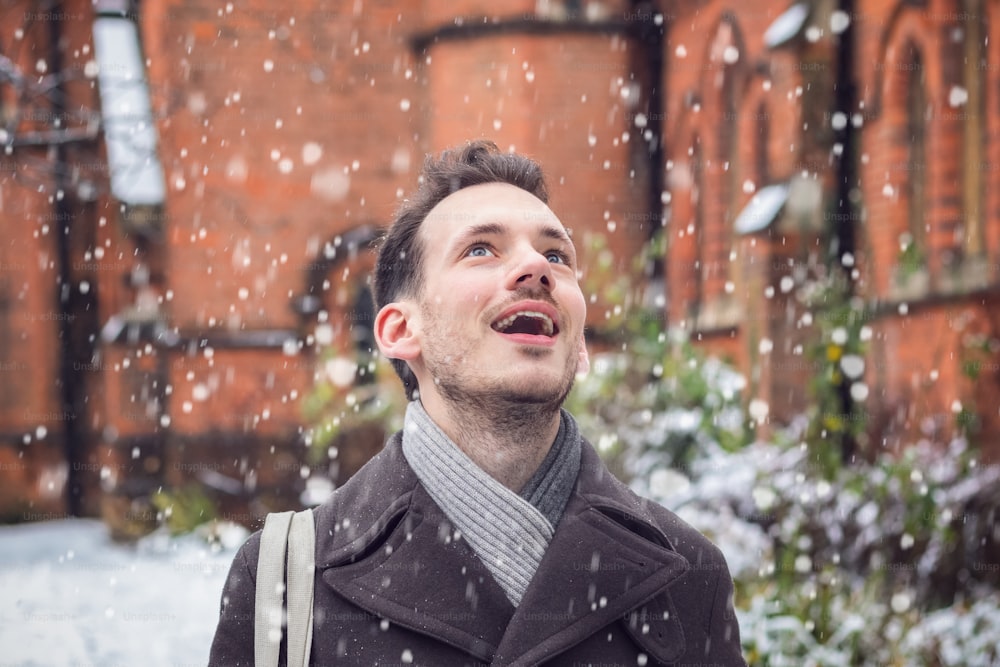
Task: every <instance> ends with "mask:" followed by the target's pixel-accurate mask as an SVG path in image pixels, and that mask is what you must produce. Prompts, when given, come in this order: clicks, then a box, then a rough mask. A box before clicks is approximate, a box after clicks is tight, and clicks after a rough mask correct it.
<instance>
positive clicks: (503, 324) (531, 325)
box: [491, 310, 559, 338]
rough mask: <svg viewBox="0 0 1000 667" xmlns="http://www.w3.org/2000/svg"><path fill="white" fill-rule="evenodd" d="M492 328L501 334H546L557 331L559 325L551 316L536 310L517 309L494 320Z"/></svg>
mask: <svg viewBox="0 0 1000 667" xmlns="http://www.w3.org/2000/svg"><path fill="white" fill-rule="evenodd" d="M491 326H492V327H493V330H494V331H497V332H499V333H502V334H528V335H531V336H547V337H549V338H551V337H553V336H555V335H556V334H558V333H559V327H558V325H556V323H555V322H554V321H553V320H552V318H551V317H549V316H548V315H546V314H545V313H542V312H539V311H537V310H519V311H517V312H516V313H511V314H510V315H507V316H506V317H504V318H502V319H499V320H497V321H495V322H494V323H493V324H492V325H491Z"/></svg>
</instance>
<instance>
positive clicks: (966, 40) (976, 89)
mask: <svg viewBox="0 0 1000 667" xmlns="http://www.w3.org/2000/svg"><path fill="white" fill-rule="evenodd" d="M962 10H963V11H962V13H961V16H962V17H963V18H964V23H963V26H962V30H963V35H962V48H963V50H964V53H963V57H964V66H963V79H964V83H965V85H964V88H965V94H966V95H967V98H966V100H965V108H964V110H965V114H964V131H963V144H964V145H963V151H962V152H963V154H964V156H963V160H962V217H963V221H962V222H963V239H962V248H963V251H964V254H965V255H966V256H970V257H975V256H978V255H982V254H983V253H984V252H985V245H986V244H985V238H984V236H985V234H984V224H983V216H984V212H985V206H984V205H983V191H984V189H985V188H984V187H983V186H984V183H983V169H982V166H983V163H984V161H985V160H984V149H985V146H986V141H985V138H986V128H985V124H986V109H987V106H986V96H987V87H986V85H985V73H986V71H987V60H986V36H987V35H988V34H989V32H988V30H987V27H986V25H985V18H986V17H985V16H984V15H983V10H984V7H983V2H982V0H964V2H963V6H962Z"/></svg>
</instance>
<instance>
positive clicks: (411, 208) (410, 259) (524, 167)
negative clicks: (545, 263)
mask: <svg viewBox="0 0 1000 667" xmlns="http://www.w3.org/2000/svg"><path fill="white" fill-rule="evenodd" d="M483 183H507V184H509V185H513V186H516V187H519V188H521V189H522V190H526V191H528V192H530V193H531V194H533V195H535V196H536V197H538V198H539V199H540V200H542V201H543V202H545V203H548V201H549V195H548V190H547V189H546V187H545V175H544V174H543V173H542V168H541V167H539V166H538V163H536V162H535V161H534V160H531V159H530V158H527V157H524V156H523V155H516V154H514V153H503V152H501V151H500V149H499V148H497V146H496V144H494V143H493V142H492V141H486V140H476V141H470V142H469V143H467V144H466V145H465V146H460V147H455V148H451V149H448V150H446V151H444V152H442V153H441V156H440V157H438V158H435V157H434V156H433V155H428V156H427V159H426V160H424V168H423V172H422V173H421V175H420V179H419V181H418V187H417V190H416V192H414V193H413V194H412V196H411V197H410V198H409V199H404V200H403V203H402V205H401V206H400V207H399V210H397V211H396V216H395V219H394V220H393V223H392V226H391V227H389V230H388V231H387V232H386V234H385V236H384V237H383V238H382V241H381V243H380V245H379V250H378V258H377V259H376V260H375V308H376V310H379V309H381V308H382V306H384V305H385V304H387V303H392V302H393V301H396V300H397V299H400V298H404V297H416V296H419V295H420V291H421V289H423V254H424V248H423V246H422V244H421V243H420V240H419V237H418V232H419V231H420V225H422V224H423V222H424V219H425V218H426V217H427V214H428V213H430V212H431V209H433V208H434V207H435V206H437V205H438V204H439V203H440V202H441V201H442V200H443V199H445V197H447V196H448V195H450V194H454V193H455V192H458V191H459V190H461V189H463V188H468V187H471V186H473V185H481V184H483ZM392 367H393V368H394V369H395V370H396V374H397V375H399V379H401V380H402V381H403V387H404V388H405V389H406V395H407V396H408V397H409V398H410V399H413V398H415V393H414V392H415V391H416V389H417V388H418V387H417V378H416V376H414V375H413V372H412V371H411V370H410V367H409V366H408V365H407V364H406V362H405V361H403V360H401V359H393V360H392Z"/></svg>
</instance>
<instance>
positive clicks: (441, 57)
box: [0, 0, 1000, 520]
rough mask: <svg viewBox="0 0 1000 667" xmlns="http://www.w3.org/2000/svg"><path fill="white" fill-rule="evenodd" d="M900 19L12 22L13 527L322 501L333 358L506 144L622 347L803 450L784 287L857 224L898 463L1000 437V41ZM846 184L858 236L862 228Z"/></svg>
mask: <svg viewBox="0 0 1000 667" xmlns="http://www.w3.org/2000/svg"><path fill="white" fill-rule="evenodd" d="M873 4H875V5H876V9H872V8H870V7H868V6H866V7H865V9H864V10H863V11H862V10H858V11H856V12H852V13H850V14H847V15H842V14H840V13H837V12H835V11H834V7H833V5H832V3H824V2H818V3H814V6H813V7H811V8H809V9H808V11H805V10H803V11H801V12H797V10H795V9H794V8H793V9H792V10H789V7H788V4H787V3H786V2H781V3H775V2H763V1H761V2H754V1H749V2H743V3H739V4H738V5H732V4H731V3H723V2H702V3H697V4H695V3H663V4H662V5H657V4H656V3H630V2H627V1H625V0H621V1H619V2H593V1H590V2H559V1H556V0H552V1H545V2H535V1H529V0H524V1H521V2H515V1H511V2H505V3H501V4H500V5H497V4H496V3H486V2H473V1H465V2H459V3H451V4H450V5H443V4H441V3H431V2H422V1H417V0H407V1H400V2H391V3H390V2H382V1H368V2H363V1H360V0H359V1H358V2H305V3H298V4H297V5H296V6H295V7H294V8H273V7H272V6H271V5H267V4H264V3H250V4H248V5H247V4H244V5H241V6H237V5H236V3H232V4H229V5H222V6H219V5H218V4H208V3H203V2H199V1H198V0H188V1H171V0H152V1H149V2H143V3H142V4H141V5H140V6H139V9H138V11H136V10H135V9H132V8H129V7H120V6H115V5H114V4H113V3H104V2H100V3H97V5H96V7H95V6H92V5H91V3H84V2H74V1H67V2H64V3H63V4H62V5H61V9H59V10H58V11H55V10H53V11H52V12H49V13H48V14H47V15H41V14H36V13H34V12H33V10H32V9H31V8H32V7H33V5H31V4H30V3H26V2H25V3H17V2H11V3H8V4H7V5H6V6H5V9H4V10H3V11H4V12H6V13H5V15H4V20H3V21H2V22H0V26H2V28H0V54H2V55H3V56H4V58H5V60H0V71H2V72H3V73H4V74H5V75H6V76H4V77H3V78H0V112H2V119H3V122H4V132H5V134H4V136H3V140H4V141H3V142H2V143H4V144H5V145H6V146H7V147H8V148H7V151H6V153H5V154H4V155H3V156H0V160H2V163H3V170H2V172H0V215H2V219H3V225H4V229H5V232H6V233H5V242H4V243H3V244H2V245H0V369H2V370H3V382H0V514H2V515H3V517H4V518H6V519H10V520H24V519H36V518H44V517H47V516H51V515H60V514H63V513H67V512H69V513H81V512H82V513H91V514H93V513H99V512H101V511H102V507H103V511H104V512H105V513H111V514H119V515H120V514H122V513H123V512H124V513H125V514H126V515H127V514H128V513H129V512H130V511H133V512H135V513H136V514H141V512H138V511H136V510H135V508H136V507H137V506H136V505H133V504H131V503H132V501H133V499H135V498H143V497H147V496H148V495H149V494H150V493H151V492H152V491H154V490H155V489H157V488H159V487H161V486H163V487H179V486H181V485H183V484H184V483H186V482H187V481H191V480H194V481H197V482H198V483H199V484H202V485H204V486H206V487H210V488H213V489H215V490H216V492H217V493H218V494H219V495H220V497H222V498H229V501H228V505H226V506H227V507H229V508H230V510H231V511H230V514H229V515H230V516H231V517H232V518H237V519H244V520H248V519H249V517H250V516H251V515H252V514H259V513H260V512H261V511H263V510H264V509H266V507H267V506H268V505H272V506H273V505H274V504H276V503H277V502H279V501H278V500H277V498H279V497H283V498H285V499H289V498H292V497H294V496H295V494H297V493H298V491H299V490H300V489H301V487H302V474H301V471H302V463H303V461H304V460H305V450H306V444H305V442H304V434H303V426H304V422H305V419H304V417H303V401H304V397H305V396H306V395H308V394H309V392H310V391H311V388H312V387H313V385H314V376H315V374H316V373H317V372H323V370H324V368H326V366H325V363H326V362H325V357H324V354H325V353H324V350H325V349H326V348H328V347H332V349H333V350H335V354H336V355H337V356H338V357H339V358H340V359H341V360H342V361H345V360H346V361H351V360H354V359H356V358H357V352H356V348H357V347H358V345H357V341H358V339H361V341H362V346H363V344H364V342H363V341H364V330H365V328H366V326H367V325H368V317H366V316H365V312H366V311H365V310H364V294H365V292H364V289H365V278H366V275H367V269H368V267H369V266H370V262H371V257H370V254H369V253H367V252H365V251H364V248H365V246H366V243H367V240H368V239H369V238H370V236H371V233H372V232H371V230H373V229H377V228H378V227H380V226H383V225H385V224H386V222H387V221H388V220H389V219H390V217H391V214H392V211H393V209H394V208H395V206H396V204H397V202H398V199H399V197H401V196H402V195H403V194H404V193H405V192H406V191H408V190H409V189H411V188H412V187H413V185H414V182H415V178H416V174H417V173H418V171H419V166H420V162H421V160H422V156H423V155H424V154H425V153H426V152H429V151H437V150H440V149H441V148H443V147H446V146H449V145H453V144H455V143H459V142H461V141H463V140H465V139H467V138H469V137H478V136H486V137H490V138H493V139H494V140H495V141H496V142H497V143H498V144H499V145H500V146H501V147H504V148H506V147H511V148H515V149H517V150H519V151H523V152H527V153H529V154H532V155H535V156H537V157H538V158H539V159H540V161H541V162H542V163H543V164H544V166H545V167H546V169H547V171H548V173H549V177H550V183H551V185H552V190H553V202H552V205H553V208H554V209H555V210H556V211H557V213H559V214H560V216H561V217H562V219H563V221H564V222H565V223H566V224H567V226H568V227H570V228H571V231H572V232H573V234H574V237H575V238H576V239H577V243H578V246H580V247H581V248H582V249H583V250H584V257H585V260H586V263H587V267H586V268H587V269H588V271H589V278H588V281H587V282H586V285H587V291H588V295H590V293H592V304H591V310H590V318H591V325H592V329H593V332H594V340H595V344H608V343H612V342H613V341H614V340H615V335H616V334H617V333H618V332H619V331H620V328H619V325H620V321H621V318H622V317H628V316H629V314H630V313H634V312H636V310H637V308H638V306H640V305H642V303H645V304H652V305H654V306H655V307H657V308H660V309H661V310H662V311H663V313H664V317H665V319H666V320H668V321H669V322H670V324H672V325H677V326H684V327H686V328H687V329H688V330H690V331H691V332H692V334H693V335H694V336H695V338H696V339H698V340H700V341H702V342H703V343H704V344H705V345H707V346H708V347H710V348H711V349H713V350H716V351H719V352H721V353H724V354H727V355H728V356H730V357H732V358H733V359H734V360H735V361H736V362H737V363H738V364H739V365H740V366H741V368H743V370H744V371H745V372H746V373H747V374H748V377H750V378H751V388H752V393H753V396H754V397H757V398H760V399H761V400H763V401H765V402H766V403H767V405H768V406H769V414H770V418H771V420H773V421H776V422H780V421H782V420H784V419H787V418H789V417H790V416H791V415H793V414H794V413H795V412H796V411H798V410H801V409H802V407H803V405H804V399H803V396H802V392H801V387H802V385H803V378H805V377H806V376H808V374H809V372H810V368H809V367H808V365H807V364H802V363H799V362H798V359H799V352H800V350H799V348H800V346H802V345H803V344H804V342H806V341H807V340H808V337H809V336H810V335H811V334H810V331H811V329H810V327H809V326H808V325H803V324H802V322H801V318H802V315H803V313H802V312H799V310H797V306H796V304H795V303H794V300H793V299H792V298H791V294H792V291H791V290H790V289H785V288H784V287H785V286H787V284H788V282H787V280H786V281H784V282H783V281H782V278H786V277H787V276H791V279H792V280H799V279H800V278H801V276H800V275H799V274H797V273H796V271H798V270H799V267H802V269H801V270H803V271H812V270H813V265H814V264H815V263H816V261H817V259H816V258H817V257H818V254H819V250H818V249H819V248H820V247H821V243H820V239H821V238H823V234H824V231H825V230H828V229H829V228H831V226H836V225H833V224H832V223H833V222H843V221H847V222H849V223H851V224H850V225H848V226H849V227H850V228H851V229H853V230H855V231H856V234H855V240H856V248H855V249H854V251H853V253H852V258H853V260H854V264H853V265H852V268H854V269H856V270H857V274H856V282H855V284H856V289H857V291H858V294H859V295H860V296H861V297H862V298H863V299H864V300H865V302H866V303H868V304H870V305H872V306H873V307H872V310H871V312H872V313H873V315H872V321H871V325H872V328H873V330H874V335H873V337H872V340H871V343H870V349H871V354H870V359H874V360H877V362H878V363H873V362H871V361H870V363H869V364H868V370H867V376H866V380H867V382H868V383H869V385H870V394H869V395H870V399H869V401H870V402H869V407H871V408H872V410H871V412H872V413H873V414H874V413H875V412H879V415H882V413H885V414H884V415H882V416H879V417H878V419H880V420H881V421H879V424H880V428H881V431H880V433H883V434H884V437H886V438H896V439H900V440H901V441H902V440H903V439H905V438H907V437H910V436H911V435H912V434H913V433H914V432H918V431H919V430H920V429H921V428H925V429H926V428H934V429H937V430H938V431H940V432H945V431H947V430H948V428H949V427H950V424H951V423H952V422H953V420H952V416H953V413H952V408H953V404H954V403H955V402H956V401H960V402H961V405H962V406H963V407H965V406H972V407H974V408H975V410H976V412H977V413H978V414H979V415H980V417H981V420H982V425H983V429H984V430H983V431H982V433H983V437H989V438H993V437H995V434H997V433H1000V425H998V423H997V420H998V415H997V414H996V405H997V404H998V402H1000V401H998V400H997V389H998V387H997V378H998V374H997V370H996V365H995V364H996V362H997V360H998V359H1000V356H998V355H997V354H996V351H995V350H992V349H987V352H986V353H985V356H984V357H982V358H981V359H980V358H978V357H977V358H976V359H977V361H976V363H980V364H981V365H982V370H983V372H982V373H981V374H980V375H979V379H978V380H977V384H976V385H972V384H970V382H968V381H967V380H965V379H963V377H962V375H961V370H962V368H963V364H966V366H967V365H968V359H969V357H968V354H965V353H964V352H963V350H966V349H968V348H969V347H970V345H972V346H974V345H975V344H977V342H979V341H986V342H987V343H988V344H991V343H992V342H993V341H995V340H996V338H997V335H996V334H997V332H996V326H997V321H996V316H995V315H992V314H991V313H992V312H993V310H991V308H990V304H991V300H993V299H995V296H994V295H995V294H996V284H997V280H998V278H1000V276H998V274H997V257H998V253H1000V201H998V200H997V197H998V196H1000V195H998V194H997V193H998V192H1000V188H997V187H990V186H991V185H997V184H996V179H997V174H998V173H1000V170H997V169H990V168H989V165H991V164H992V165H997V164H1000V154H998V151H1000V137H998V136H997V134H998V132H1000V127H998V126H997V123H998V122H1000V114H998V113H996V105H997V103H998V102H997V97H996V96H997V91H998V90H1000V86H998V83H1000V74H998V72H997V69H998V66H997V65H998V63H1000V54H997V53H996V48H997V47H996V45H997V44H998V43H1000V40H998V39H995V38H994V39H990V40H989V41H988V43H989V44H990V46H989V47H985V46H983V47H976V46H974V45H977V44H985V43H987V42H986V39H985V37H986V35H989V34H991V32H990V31H991V30H995V26H996V25H997V22H998V20H1000V19H994V20H992V21H991V20H990V18H991V12H994V13H995V11H996V5H995V3H986V2H985V0H983V1H981V2H980V1H976V2H966V3H957V2H953V3H943V2H937V3H935V2H928V3H924V4H919V3H908V2H898V3H891V2H885V3H873ZM789 11H791V14H789V13H788V12H789ZM844 16H847V18H848V20H847V23H848V24H849V25H850V31H852V32H848V34H852V35H853V43H854V44H856V46H854V47H852V48H849V49H845V48H844V44H845V43H846V42H847V40H843V39H841V38H840V36H841V35H842V34H843V33H844V30H845V28H844V27H843V26H842V24H843V22H844ZM130 30H131V31H132V32H129V31H130ZM107 35H112V37H108V36H107ZM129 35H134V36H133V37H129ZM123 36H124V37H123ZM959 37H960V38H959ZM132 41H134V43H135V45H136V46H137V49H136V52H137V53H141V56H136V57H135V58H134V59H135V62H137V63H139V65H140V67H139V71H144V74H145V78H146V80H147V85H146V86H145V87H143V86H142V85H141V83H140V84H139V85H136V83H135V82H136V81H137V80H140V81H141V77H139V78H138V79H137V77H136V76H135V75H134V72H135V71H136V70H135V64H134V63H132V59H133V56H130V55H129V53H128V50H127V49H125V50H122V46H121V45H122V44H125V43H126V42H129V43H131V42H132ZM109 44H110V45H111V46H107V45H109ZM102 45H104V46H102ZM970 45H971V46H970ZM130 63H131V64H130ZM845 64H846V65H848V66H849V67H848V68H847V71H846V72H845V71H844V69H845V68H844V65H845ZM841 82H852V83H853V85H854V88H853V90H854V91H855V92H854V98H853V99H854V104H855V105H856V106H854V107H851V108H850V109H849V111H850V113H846V114H844V115H843V116H842V117H841V116H838V115H837V114H835V113H832V112H831V110H833V111H836V109H837V108H838V107H837V106H836V104H837V103H838V102H839V101H842V99H844V98H840V97H838V96H837V94H836V93H835V92H834V91H835V87H836V86H837V85H839V84H840V83H841ZM837 90H843V88H842V87H841V88H837ZM143 91H145V92H143ZM138 94H141V95H140V96H139V97H135V95H138ZM130 95H132V97H129V96H130ZM143 100H144V102H143ZM116 109H126V111H125V112H122V113H121V114H119V115H117V116H116V115H115V110H116ZM137 109H138V110H139V111H137ZM142 109H146V111H145V115H143V113H140V112H141V111H142ZM919 109H923V112H922V113H919V112H918V110H919ZM845 126H846V128H851V129H853V130H855V131H853V132H851V131H850V129H848V130H847V131H848V132H849V134H850V136H851V137H852V143H851V145H850V146H848V147H847V155H848V157H850V158H851V163H850V164H848V165H845V166H839V165H840V161H838V160H837V159H834V158H835V157H837V156H835V155H834V153H835V151H836V150H837V149H836V144H837V143H838V138H839V137H840V136H841V134H843V133H844V132H845ZM150 128H155V134H150V132H149V129H150ZM838 128H839V129H838ZM838 133H840V134H838ZM122 137H124V139H123V138H122ZM913 137H917V138H919V141H917V142H915V141H913ZM151 142H155V143H151ZM831 156H834V157H831ZM852 156H853V157H852ZM128 159H131V160H133V162H132V163H128ZM123 160H124V162H123ZM123 165H124V166H123ZM906 165H909V167H908V168H907V167H906ZM977 165H978V167H977ZM848 167H849V169H848V170H847V171H845V172H841V171H838V169H842V168H843V169H847V168H848ZM843 173H847V174H849V175H850V178H852V179H854V180H853V181H852V183H853V184H854V187H853V190H854V194H852V195H851V197H852V200H853V202H854V204H853V205H854V208H852V209H851V212H850V213H844V212H843V211H842V210H840V209H836V211H839V212H829V211H831V210H832V209H830V202H831V201H832V200H835V199H836V197H837V193H838V192H840V191H839V190H838V183H839V182H840V180H842V179H841V176H842V174H843ZM768 186H773V187H772V188H771V189H770V190H767V187H768ZM765 190H767V192H768V193H770V195H769V196H770V197H771V199H770V200H769V201H771V203H772V204H773V207H774V210H773V211H771V212H770V213H768V212H767V211H768V210H769V207H768V206H767V205H765V204H767V202H763V203H762V202H761V198H760V197H759V198H758V200H756V203H755V204H754V205H752V206H751V207H750V208H749V209H748V208H747V206H748V205H749V204H750V202H751V201H752V200H753V197H754V196H755V195H763V194H764V192H765ZM755 206H757V207H760V211H758V209H757V208H754V207H755ZM761 211H762V212H761ZM741 212H745V215H744V216H743V217H742V219H741V218H740V214H741ZM845 215H846V216H847V217H846V218H845V217H844V216H845ZM755 216H756V217H757V218H760V219H755ZM765 218H766V219H765ZM741 220H742V221H741ZM921 221H922V222H923V223H924V224H923V225H921V224H919V223H920V222H921ZM737 223H739V225H738V224H737ZM754 223H760V224H754ZM661 229H662V230H663V231H664V233H665V234H666V235H667V248H668V250H667V254H666V256H665V257H662V258H657V260H658V261H656V262H654V263H652V264H651V265H650V266H642V265H637V263H636V261H635V258H636V257H637V256H639V255H640V254H641V250H642V248H643V247H644V246H645V245H646V242H647V241H648V240H649V239H650V238H651V237H652V236H653V235H654V234H656V233H657V232H659V231H660V230H661ZM906 233H909V234H910V237H912V247H913V248H914V249H913V250H908V251H906V253H905V257H904V258H905V259H907V261H908V263H905V264H901V260H900V256H901V255H900V250H899V247H900V246H899V244H900V237H901V235H904V234H906ZM909 247H910V246H907V248H909ZM911 258H915V260H914V261H912V262H910V261H909V260H910V259H911ZM898 266H904V268H906V270H905V271H902V270H900V269H896V268H894V267H898ZM904 274H905V275H904ZM901 313H905V314H901ZM369 317H370V316H369ZM970 336H972V337H975V336H979V337H980V338H970ZM928 344H930V346H928ZM987 348H988V345H987ZM963 354H965V356H963ZM928 420H930V421H929V422H928ZM873 421H876V420H873ZM928 424H930V425H928ZM991 434H992V435H991ZM990 442H992V441H990ZM886 444H895V441H893V442H888V441H887V443H886ZM341 455H342V457H344V458H345V462H344V466H345V470H346V471H348V472H349V469H350V468H351V467H353V466H354V465H356V463H355V462H348V461H347V459H349V458H350V453H349V452H342V453H341ZM345 474H346V473H345ZM256 499H262V501H260V502H258V500H256ZM248 504H249V507H250V510H249V512H248V511H247V510H246V509H245V507H246V506H247V505H248ZM237 508H244V509H237ZM136 518H137V519H140V520H141V519H142V518H143V517H141V516H137V517H136Z"/></svg>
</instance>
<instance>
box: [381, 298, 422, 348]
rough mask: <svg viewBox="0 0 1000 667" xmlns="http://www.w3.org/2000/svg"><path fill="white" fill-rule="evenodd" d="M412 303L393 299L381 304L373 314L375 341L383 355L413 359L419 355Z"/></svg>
mask: <svg viewBox="0 0 1000 667" xmlns="http://www.w3.org/2000/svg"><path fill="white" fill-rule="evenodd" d="M413 314H414V308H413V304H411V303H409V302H406V301H394V302H392V303H387V304H386V305H384V306H382V308H381V309H380V310H379V311H378V314H377V315H376V316H375V342H376V343H378V349H379V351H380V352H381V353H382V355H383V356H385V357H388V358H389V359H402V360H403V361H413V360H415V359H416V358H417V357H419V356H420V337H419V336H418V335H417V332H418V329H417V327H416V324H417V322H416V319H415V318H414V317H413Z"/></svg>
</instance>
